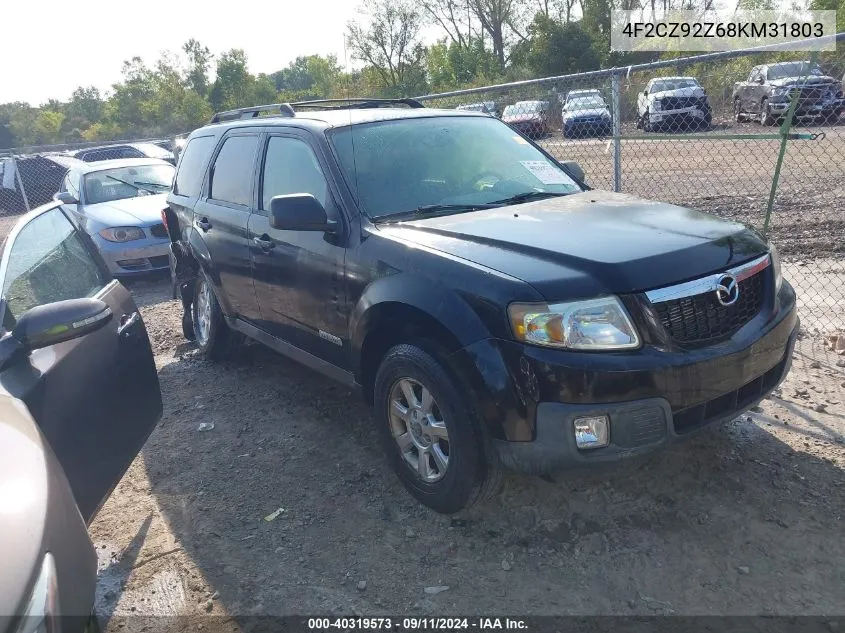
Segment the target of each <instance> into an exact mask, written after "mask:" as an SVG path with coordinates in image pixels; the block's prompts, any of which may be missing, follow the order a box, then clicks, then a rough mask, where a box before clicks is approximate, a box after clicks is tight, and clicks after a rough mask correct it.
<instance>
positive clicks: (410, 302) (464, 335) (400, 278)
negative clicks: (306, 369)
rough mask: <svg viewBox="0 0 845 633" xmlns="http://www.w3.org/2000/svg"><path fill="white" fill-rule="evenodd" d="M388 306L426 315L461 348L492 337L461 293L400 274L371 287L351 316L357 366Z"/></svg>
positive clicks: (352, 339) (367, 288)
mask: <svg viewBox="0 0 845 633" xmlns="http://www.w3.org/2000/svg"><path fill="white" fill-rule="evenodd" d="M387 303H397V304H401V305H403V306H407V307H411V308H415V309H416V310H419V311H420V312H423V313H425V314H426V315H428V316H429V317H431V318H433V319H434V320H436V321H437V322H438V323H439V324H441V325H442V326H444V327H445V328H446V329H447V330H449V332H450V333H451V334H452V336H453V337H454V338H455V339H456V341H457V343H458V344H459V345H460V346H461V347H463V346H466V345H470V344H472V343H474V342H475V341H478V340H481V339H483V338H488V337H489V336H491V334H490V332H489V328H488V327H487V326H486V325H485V324H484V322H483V321H482V320H481V318H479V316H478V314H477V313H476V312H475V310H473V308H472V306H471V305H470V303H469V302H468V301H467V300H466V299H465V298H464V297H463V296H461V295H460V294H459V293H457V292H455V291H454V290H452V289H450V288H447V287H446V286H443V285H440V284H437V283H436V282H434V281H430V280H426V279H421V278H419V277H416V276H412V275H408V274H404V273H399V274H395V275H391V276H388V277H383V278H381V279H379V280H377V281H374V282H373V283H371V284H370V285H368V286H367V287H366V289H365V290H364V292H363V293H362V294H361V298H360V299H359V300H358V302H357V303H356V305H355V307H354V309H353V310H352V313H351V314H350V317H349V324H350V325H349V329H350V339H351V341H352V350H353V354H354V356H355V357H354V358H353V361H354V362H355V365H354V366H356V367H357V366H358V364H359V362H360V354H361V347H362V345H363V343H364V339H365V338H366V336H367V333H368V332H369V330H370V323H371V320H372V317H373V316H374V314H375V312H376V308H377V307H378V306H380V305H384V304H387Z"/></svg>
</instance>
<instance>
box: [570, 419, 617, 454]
mask: <svg viewBox="0 0 845 633" xmlns="http://www.w3.org/2000/svg"><path fill="white" fill-rule="evenodd" d="M573 424H574V426H575V444H576V445H577V446H578V448H601V447H602V446H607V443H608V435H609V433H608V427H609V426H610V422H609V421H608V419H607V416H606V415H596V416H591V417H589V418H575V420H574V421H573Z"/></svg>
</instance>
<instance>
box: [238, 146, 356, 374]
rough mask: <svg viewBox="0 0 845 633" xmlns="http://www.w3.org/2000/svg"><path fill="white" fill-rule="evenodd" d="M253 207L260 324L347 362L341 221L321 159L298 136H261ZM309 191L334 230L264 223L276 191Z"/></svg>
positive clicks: (336, 361) (319, 353)
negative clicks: (281, 227)
mask: <svg viewBox="0 0 845 633" xmlns="http://www.w3.org/2000/svg"><path fill="white" fill-rule="evenodd" d="M263 154H264V155H263V158H262V162H261V179H260V182H259V196H258V209H257V211H256V212H255V213H253V214H252V215H251V216H250V221H249V234H250V238H251V241H250V252H251V253H252V264H253V271H254V273H253V274H254V276H255V292H256V296H257V297H258V305H259V309H260V311H261V327H262V329H264V330H266V331H267V332H269V333H270V334H273V335H274V336H277V337H279V338H281V339H283V340H285V341H287V342H289V343H291V344H293V345H295V346H296V347H299V348H301V349H304V350H305V351H308V352H310V353H311V354H314V355H315V356H317V357H319V358H322V359H323V360H327V361H329V362H331V363H333V364H335V365H338V366H340V367H346V365H347V351H348V346H349V341H348V340H346V339H347V329H346V310H345V290H344V286H343V267H344V258H345V253H346V249H345V237H344V236H345V235H346V231H345V230H344V228H343V227H344V226H345V223H344V221H343V218H342V217H341V215H342V214H341V213H340V212H339V208H338V206H337V204H336V203H335V199H336V198H335V196H333V195H332V192H331V189H330V187H329V184H328V181H327V179H326V177H325V175H324V174H325V169H324V165H323V164H321V162H320V159H319V158H318V155H317V154H316V153H315V152H314V150H313V149H312V147H311V145H310V144H309V143H307V142H306V140H305V138H304V137H298V136H280V135H278V136H277V135H271V136H269V137H267V138H266V139H265V144H264V151H263ZM291 193H310V194H312V195H313V196H314V197H315V198H316V199H317V200H318V201H320V203H322V205H323V206H324V207H325V209H326V213H327V215H328V217H329V219H330V220H335V221H337V222H338V227H339V228H338V231H337V232H336V233H335V234H326V233H322V232H320V231H282V230H277V229H274V228H271V227H270V221H269V218H268V210H269V208H270V200H271V199H272V198H273V197H274V196H279V195H285V194H291Z"/></svg>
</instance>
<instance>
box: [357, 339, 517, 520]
mask: <svg viewBox="0 0 845 633" xmlns="http://www.w3.org/2000/svg"><path fill="white" fill-rule="evenodd" d="M457 384H458V383H457V380H455V379H454V378H453V377H451V376H450V374H449V372H448V371H447V369H446V367H445V366H444V365H443V364H442V363H441V362H440V361H438V360H437V359H436V358H435V356H434V355H432V354H430V353H429V352H427V351H425V350H423V349H422V348H421V347H418V346H417V345H411V344H402V345H397V346H395V347H393V348H391V349H390V350H389V351H388V352H387V354H386V355H385V357H384V359H383V360H382V362H381V365H380V366H379V369H378V372H377V374H376V379H375V386H374V406H375V418H376V423H377V425H378V434H379V438H380V440H381V442H382V446H383V448H384V451H385V454H386V455H387V459H388V461H389V462H390V465H391V467H392V468H393V470H394V472H395V473H396V476H397V477H398V478H399V481H401V482H402V484H403V485H404V486H405V488H406V489H407V490H408V492H410V493H411V495H413V496H414V497H415V498H416V499H417V500H418V501H419V502H420V503H422V504H424V505H426V506H428V507H429V508H431V509H432V510H435V511H436V512H440V513H443V514H453V513H455V512H458V511H460V510H462V509H464V508H467V507H470V506H472V505H474V504H476V503H479V502H481V501H483V500H484V499H487V498H488V497H490V496H491V495H493V494H495V493H496V492H498V490H499V488H500V484H501V468H500V466H499V464H498V461H497V460H496V459H495V458H494V457H493V456H492V454H491V453H490V451H489V449H488V445H487V439H486V435H485V434H484V433H483V431H482V429H481V427H480V425H479V423H478V421H477V417H476V415H475V411H474V410H473V408H472V406H471V405H469V403H468V402H467V401H466V398H464V397H462V396H461V391H459V390H458V389H457V388H456V385H457ZM409 390H410V392H411V393H410V394H409ZM423 390H425V391H427V392H428V394H429V396H430V397H429V398H426V397H425V395H424V391H423ZM406 394H407V395H406ZM411 400H413V402H412V401H411ZM426 402H428V406H426ZM396 405H398V406H396ZM409 405H410V406H409ZM403 407H404V412H402V408H403ZM397 437H400V438H404V439H403V440H401V441H400V440H397V439H396V438H397ZM420 446H423V447H425V448H424V452H423V453H421V451H420V449H419V448H418V447H420ZM444 457H445V458H446V462H445V463H444ZM410 462H413V463H414V467H413V468H412V466H411V463H410ZM426 477H427V478H428V479H426Z"/></svg>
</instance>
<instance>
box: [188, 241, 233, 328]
mask: <svg viewBox="0 0 845 633" xmlns="http://www.w3.org/2000/svg"><path fill="white" fill-rule="evenodd" d="M187 246H188V248H187V250H188V252H189V253H190V255H191V257H192V258H193V259H194V261H195V262H196V265H197V266H196V267H197V268H198V269H199V270H200V271H202V272H203V273H205V276H206V277H207V278H208V279H209V280H210V281H211V285H212V287H213V288H214V295H215V296H216V297H217V302H218V303H219V304H220V309H221V310H222V311H223V314H225V315H231V314H232V306H231V304H230V303H229V301H228V299H227V298H226V294H225V293H224V292H222V287H221V283H220V271H219V270H217V267H216V266H215V265H214V260H213V259H212V258H211V253H209V252H208V246H206V244H205V241H203V239H202V237H200V235H199V233H198V232H197V231H194V230H191V231H190V233H189V234H188V245H187ZM198 272H199V271H198Z"/></svg>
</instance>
